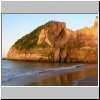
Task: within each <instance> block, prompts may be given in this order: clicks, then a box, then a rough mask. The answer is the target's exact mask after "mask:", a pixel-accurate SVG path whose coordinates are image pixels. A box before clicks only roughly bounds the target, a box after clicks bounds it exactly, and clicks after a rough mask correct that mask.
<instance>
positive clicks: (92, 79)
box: [76, 75, 98, 86]
mask: <svg viewBox="0 0 100 100" xmlns="http://www.w3.org/2000/svg"><path fill="white" fill-rule="evenodd" d="M76 86H98V76H97V75H92V76H88V77H86V78H84V79H81V80H78V81H76Z"/></svg>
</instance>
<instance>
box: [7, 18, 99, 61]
mask: <svg viewBox="0 0 100 100" xmlns="http://www.w3.org/2000/svg"><path fill="white" fill-rule="evenodd" d="M97 50H98V17H96V19H95V22H94V24H93V26H92V27H85V28H83V29H80V30H77V31H72V30H70V29H68V28H66V24H65V23H64V22H57V21H49V22H48V23H46V24H44V25H42V26H40V27H38V28H37V29H35V30H34V31H32V32H31V33H30V34H27V35H26V36H24V37H22V38H21V39H19V40H18V41H17V42H16V43H15V44H14V45H13V46H12V47H11V49H10V50H9V52H8V55H7V58H8V59H15V60H35V61H47V62H97V59H98V51H97Z"/></svg>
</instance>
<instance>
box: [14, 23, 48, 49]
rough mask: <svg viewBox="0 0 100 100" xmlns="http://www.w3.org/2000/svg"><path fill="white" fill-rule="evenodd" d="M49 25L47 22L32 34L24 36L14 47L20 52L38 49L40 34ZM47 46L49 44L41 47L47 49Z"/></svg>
mask: <svg viewBox="0 0 100 100" xmlns="http://www.w3.org/2000/svg"><path fill="white" fill-rule="evenodd" d="M48 24H49V22H47V23H46V24H44V25H41V26H39V27H38V28H36V29H35V30H33V31H32V32H31V33H29V34H27V35H25V36H23V37H22V38H21V39H19V40H17V41H16V42H15V44H14V45H13V47H16V48H17V49H18V50H23V49H31V48H34V47H37V41H38V36H39V32H40V30H41V29H43V28H44V27H45V26H47V25H48ZM46 46H47V44H43V45H42V44H41V47H46Z"/></svg>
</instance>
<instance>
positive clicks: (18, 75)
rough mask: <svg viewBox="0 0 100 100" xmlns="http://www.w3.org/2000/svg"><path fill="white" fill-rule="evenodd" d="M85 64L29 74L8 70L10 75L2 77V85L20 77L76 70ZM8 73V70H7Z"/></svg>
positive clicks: (30, 72) (29, 72)
mask: <svg viewBox="0 0 100 100" xmlns="http://www.w3.org/2000/svg"><path fill="white" fill-rule="evenodd" d="M83 65H84V64H79V65H74V66H69V67H59V68H49V69H44V70H39V71H32V70H31V71H28V72H23V73H21V72H20V73H19V72H13V70H12V71H10V70H8V71H9V73H8V74H6V75H5V74H4V75H2V83H4V82H7V81H10V80H12V79H15V78H19V77H25V76H30V75H39V74H44V73H51V72H57V71H64V70H70V69H75V68H77V67H81V66H83ZM5 70H6V72H7V69H5ZM5 70H3V72H4V73H5Z"/></svg>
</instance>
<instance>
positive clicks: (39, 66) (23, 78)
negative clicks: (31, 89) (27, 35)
mask: <svg viewBox="0 0 100 100" xmlns="http://www.w3.org/2000/svg"><path fill="white" fill-rule="evenodd" d="M71 65H73V64H66V63H42V62H32V61H14V60H2V63H1V67H2V68H1V73H2V74H1V85H2V86H17V85H18V86H20V85H21V86H24V85H25V86H26V85H28V84H30V83H31V82H33V80H34V81H37V80H40V79H42V78H43V77H44V76H45V77H46V76H48V75H50V74H51V73H47V72H46V71H48V72H49V71H50V70H53V69H54V68H55V69H57V68H58V69H59V68H62V67H63V68H64V67H67V68H70V67H69V66H71ZM38 73H45V74H44V76H42V75H41V76H39V75H38ZM35 75H36V76H35ZM33 76H34V77H33ZM37 76H38V77H37Z"/></svg>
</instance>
